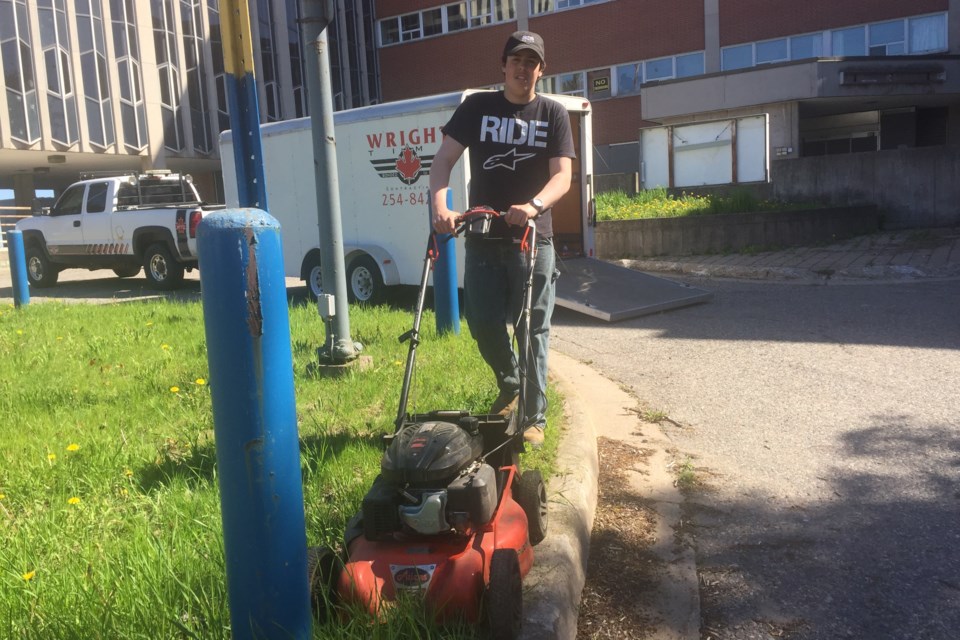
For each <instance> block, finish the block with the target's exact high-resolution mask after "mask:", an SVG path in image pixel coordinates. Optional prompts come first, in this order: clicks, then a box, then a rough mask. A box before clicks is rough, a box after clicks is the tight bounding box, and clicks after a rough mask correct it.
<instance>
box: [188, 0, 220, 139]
mask: <svg viewBox="0 0 960 640" xmlns="http://www.w3.org/2000/svg"><path fill="white" fill-rule="evenodd" d="M202 10H203V8H202V6H201V5H200V0H180V23H181V24H182V25H183V55H184V58H185V59H184V63H185V65H184V66H185V67H186V70H187V99H188V100H189V101H190V129H191V130H192V131H193V147H194V148H195V149H196V150H197V151H200V152H202V153H210V152H211V151H213V136H212V134H211V131H210V123H209V122H208V120H207V114H208V111H207V95H206V90H207V65H206V63H205V62H204V60H203V16H202V15H201V11H202Z"/></svg>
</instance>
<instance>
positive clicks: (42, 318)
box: [0, 301, 560, 640]
mask: <svg viewBox="0 0 960 640" xmlns="http://www.w3.org/2000/svg"><path fill="white" fill-rule="evenodd" d="M410 324H411V313H410V312H409V311H407V310H403V309H401V310H396V309H391V308H389V307H378V308H372V309H364V310H360V309H352V310H351V333H352V336H353V338H354V340H357V341H359V342H361V343H363V345H364V347H365V353H366V354H367V355H370V356H372V358H373V366H372V367H371V368H370V369H368V370H366V371H354V372H352V373H349V374H348V375H347V376H345V377H343V378H340V379H333V378H321V377H312V376H310V375H308V374H307V369H308V365H309V364H310V363H312V362H313V361H314V360H315V359H316V355H315V349H316V347H318V346H320V345H321V344H323V341H324V336H325V333H324V328H323V325H322V323H321V321H320V320H319V318H318V317H317V314H316V310H315V309H314V308H313V307H312V306H308V305H300V306H293V307H291V311H290V326H291V341H292V350H293V359H294V368H295V387H296V398H297V400H296V402H297V415H298V426H299V433H300V450H301V455H300V461H301V471H302V474H303V482H304V497H305V509H306V524H307V540H308V543H309V544H310V545H328V546H331V547H339V546H341V544H342V543H341V540H342V535H343V530H344V525H345V522H346V520H347V519H348V518H349V517H350V516H352V515H353V514H354V513H355V512H356V511H357V510H358V508H359V504H360V500H361V499H362V497H363V494H364V493H365V492H366V490H367V488H368V487H369V485H370V483H371V482H372V481H373V478H374V477H375V475H376V473H377V471H378V469H379V459H380V454H381V447H380V436H381V435H382V434H383V433H386V432H389V431H390V430H392V428H393V427H392V422H393V419H394V417H395V415H396V410H397V401H398V397H399V392H400V385H401V380H402V373H403V368H404V364H405V358H406V348H407V347H406V345H405V344H400V343H399V342H398V340H397V337H398V336H399V335H400V334H401V333H403V332H404V331H406V330H407V329H408V328H409V327H410ZM422 335H423V342H422V343H421V345H420V347H419V349H418V351H417V358H418V360H417V361H418V368H417V372H416V376H415V378H414V385H413V391H412V393H411V397H410V405H409V409H410V410H411V411H416V410H421V411H426V410H430V409H437V408H468V409H472V410H474V411H485V410H486V408H487V406H488V405H489V404H490V402H491V401H492V399H493V398H494V397H495V396H496V389H495V385H494V382H493V378H492V375H491V374H489V372H488V369H487V368H486V365H484V364H483V362H482V360H480V357H479V355H478V354H477V351H476V347H475V346H474V343H473V341H472V340H471V339H470V338H469V332H468V331H467V330H466V327H464V330H463V332H462V335H461V336H453V335H447V336H442V337H438V336H437V335H436V333H435V331H434V318H433V316H432V314H431V313H430V312H429V311H427V312H426V314H425V317H424V320H423V325H422ZM207 378H208V370H207V354H206V349H205V340H204V327H203V315H202V307H201V305H200V303H176V302H167V301H160V302H157V301H152V302H137V303H128V304H116V305H82V304H71V305H65V304H59V303H45V304H30V305H27V306H25V307H23V308H21V309H18V310H14V309H13V308H12V307H7V308H3V309H0V425H2V427H0V638H38V639H39V638H43V639H47V638H66V639H72V638H76V639H80V638H83V639H90V638H124V639H136V638H143V639H150V640H155V639H158V638H229V637H230V628H229V627H230V619H229V610H228V606H227V596H226V581H225V575H224V553H223V545H222V531H221V522H220V511H219V493H218V487H217V474H216V456H215V451H214V436H213V417H212V414H211V405H210V389H209V386H208V384H207ZM550 398H551V400H552V402H551V409H550V412H549V414H548V415H549V416H550V420H551V421H554V422H556V421H557V420H558V419H559V418H558V416H559V415H560V408H559V399H557V398H556V397H554V396H553V394H552V392H551V394H550ZM555 446H556V444H555V441H553V440H552V439H549V440H548V446H547V448H546V449H545V450H544V452H542V453H540V452H538V453H536V454H530V455H527V456H524V458H525V459H524V464H525V466H535V467H546V466H548V465H549V462H550V460H551V459H552V456H553V454H554V451H555ZM314 635H315V637H317V638H327V637H334V638H371V637H379V638H393V637H420V638H427V637H472V636H473V635H474V632H473V631H472V630H471V629H469V628H468V627H466V626H462V627H458V628H446V629H435V628H433V627H432V626H431V625H430V623H429V622H428V621H425V620H423V619H422V618H421V617H419V616H417V615H416V612H413V613H410V614H409V615H399V616H395V617H394V618H393V619H391V620H390V621H388V622H387V623H386V624H384V625H381V626H371V625H370V624H369V623H368V622H366V621H364V620H357V619H352V620H349V621H346V622H344V621H339V622H334V623H330V624H326V625H315V634H314Z"/></svg>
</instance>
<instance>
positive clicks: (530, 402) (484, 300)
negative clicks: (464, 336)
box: [463, 238, 560, 425]
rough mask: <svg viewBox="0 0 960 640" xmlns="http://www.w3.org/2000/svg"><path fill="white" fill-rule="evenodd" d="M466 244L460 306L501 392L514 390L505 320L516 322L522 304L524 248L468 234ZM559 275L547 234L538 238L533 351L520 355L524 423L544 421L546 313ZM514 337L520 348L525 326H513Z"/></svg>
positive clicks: (516, 379) (516, 382) (513, 359)
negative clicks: (522, 371) (523, 372)
mask: <svg viewBox="0 0 960 640" xmlns="http://www.w3.org/2000/svg"><path fill="white" fill-rule="evenodd" d="M466 250H467V253H466V265H465V268H464V274H463V288H464V298H465V304H464V307H465V309H464V311H465V314H466V317H467V323H468V324H469V325H470V334H471V335H472V336H473V339H474V340H476V341H477V348H478V349H479V351H480V355H481V356H483V359H484V360H485V361H486V363H487V364H488V365H490V368H491V369H492V370H493V374H494V376H495V377H496V379H497V387H498V388H499V389H500V392H501V393H514V394H515V393H518V392H519V390H520V382H521V381H520V369H519V368H518V366H517V354H516V352H515V351H514V349H513V344H512V342H511V339H510V334H509V333H508V331H507V324H508V323H509V324H510V325H511V326H514V327H516V324H517V319H518V318H519V317H520V312H521V310H522V308H523V293H524V291H523V290H524V284H525V283H526V280H527V274H528V266H527V254H525V253H521V252H520V249H519V245H510V244H501V243H499V242H495V241H489V240H473V239H470V238H468V239H467V242H466ZM559 275H560V272H559V271H557V268H556V254H555V253H554V250H553V243H552V242H551V240H550V239H540V240H538V241H537V261H536V264H535V265H534V270H533V299H532V304H531V313H530V350H531V354H530V355H531V356H532V357H527V358H525V359H524V361H525V362H526V363H527V366H526V367H524V369H525V371H526V372H527V373H526V386H525V387H524V405H525V406H524V407H523V410H524V417H525V418H526V420H525V422H526V423H527V424H540V425H543V424H545V423H546V409H547V395H546V390H547V352H548V350H549V346H550V344H549V343H550V317H551V316H552V315H553V305H554V302H555V300H556V282H557V277H558V276H559ZM516 337H517V345H518V350H519V346H520V345H523V342H524V327H517V332H516ZM534 368H535V371H534V370H533V369H534Z"/></svg>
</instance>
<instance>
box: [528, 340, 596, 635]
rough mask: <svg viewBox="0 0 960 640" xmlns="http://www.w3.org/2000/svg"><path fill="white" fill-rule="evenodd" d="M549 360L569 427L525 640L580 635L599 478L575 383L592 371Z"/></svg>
mask: <svg viewBox="0 0 960 640" xmlns="http://www.w3.org/2000/svg"><path fill="white" fill-rule="evenodd" d="M550 360H551V366H550V372H551V377H552V378H553V381H554V382H555V383H556V384H557V386H558V387H559V389H560V392H561V393H562V394H563V396H564V401H565V411H564V413H565V418H566V422H567V428H566V429H565V430H564V432H563V434H562V435H561V440H560V446H559V449H558V452H557V473H556V475H555V476H554V477H553V478H551V479H550V482H549V483H548V486H547V501H548V527H549V529H548V531H547V537H546V539H544V541H543V542H541V543H540V544H539V545H538V546H537V547H536V549H535V551H534V557H535V560H534V565H533V569H531V570H530V573H529V574H528V575H527V577H526V579H525V581H524V591H525V595H524V620H523V631H522V633H521V634H520V637H521V638H522V639H524V640H548V639H554V638H557V639H570V640H573V639H575V638H576V637H577V614H578V611H579V608H580V595H581V593H582V592H583V585H584V583H585V582H586V577H587V559H588V557H589V554H590V534H591V532H592V531H593V518H594V511H595V509H596V506H597V479H598V477H599V475H600V470H599V459H598V457H597V438H596V433H595V428H594V423H593V418H592V416H590V415H589V414H588V412H587V411H586V404H585V403H584V401H583V400H582V399H581V397H580V396H579V394H578V392H577V388H576V384H575V381H574V379H573V370H574V368H576V367H579V368H581V369H587V368H586V367H585V366H583V365H581V364H580V363H577V362H575V361H573V360H571V359H570V358H567V357H565V356H559V354H557V353H556V352H551V354H550ZM566 361H570V362H569V363H568V362H566ZM558 365H559V366H558Z"/></svg>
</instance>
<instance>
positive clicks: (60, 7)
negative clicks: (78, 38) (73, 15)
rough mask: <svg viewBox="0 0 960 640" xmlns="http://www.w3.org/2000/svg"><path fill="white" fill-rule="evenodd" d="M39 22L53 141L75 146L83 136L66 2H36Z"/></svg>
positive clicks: (38, 0)
mask: <svg viewBox="0 0 960 640" xmlns="http://www.w3.org/2000/svg"><path fill="white" fill-rule="evenodd" d="M37 20H38V22H39V23H40V47H41V49H42V51H43V63H44V68H45V69H46V72H47V109H48V110H49V112H50V137H51V138H52V139H53V140H54V142H59V143H60V144H63V145H68V146H69V145H73V144H75V143H76V142H77V140H78V139H79V137H80V136H79V133H78V124H77V95H76V93H75V92H74V90H73V65H72V64H71V63H70V33H69V31H68V30H67V8H66V5H65V4H64V0H37Z"/></svg>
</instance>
